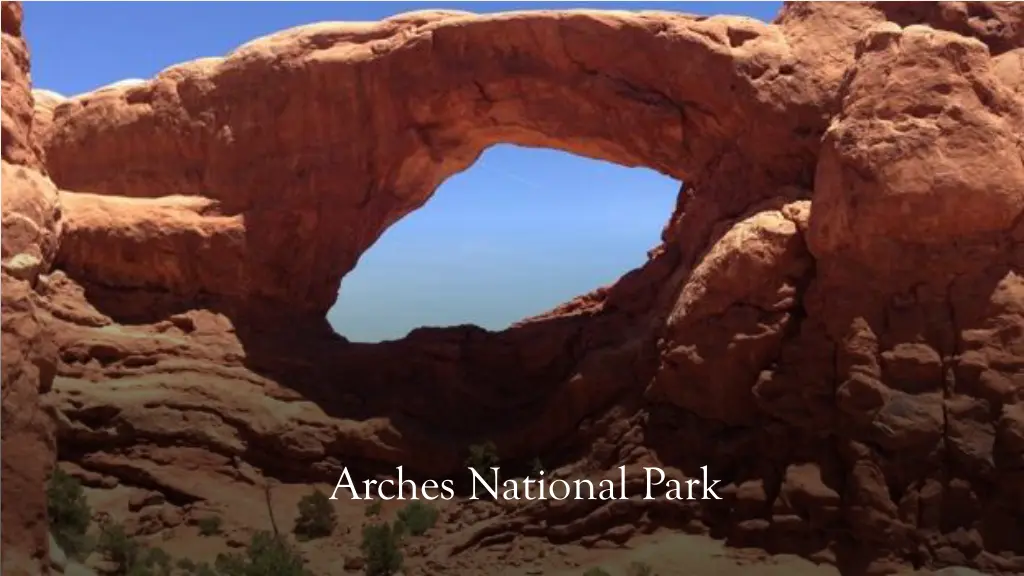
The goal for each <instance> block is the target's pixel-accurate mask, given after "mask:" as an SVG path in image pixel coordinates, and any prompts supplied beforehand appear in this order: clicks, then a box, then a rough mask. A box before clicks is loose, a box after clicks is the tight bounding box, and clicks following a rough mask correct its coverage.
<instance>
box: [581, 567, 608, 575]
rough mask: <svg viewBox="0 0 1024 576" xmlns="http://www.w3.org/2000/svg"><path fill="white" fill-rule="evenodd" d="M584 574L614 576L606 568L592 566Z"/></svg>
mask: <svg viewBox="0 0 1024 576" xmlns="http://www.w3.org/2000/svg"><path fill="white" fill-rule="evenodd" d="M583 576H612V575H611V574H609V573H608V571H607V570H605V569H604V568H591V569H590V570H587V571H586V572H584V573H583Z"/></svg>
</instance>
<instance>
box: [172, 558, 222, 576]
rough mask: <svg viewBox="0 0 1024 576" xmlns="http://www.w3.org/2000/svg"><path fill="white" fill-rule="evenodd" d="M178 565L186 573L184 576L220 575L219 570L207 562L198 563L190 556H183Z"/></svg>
mask: <svg viewBox="0 0 1024 576" xmlns="http://www.w3.org/2000/svg"><path fill="white" fill-rule="evenodd" d="M176 565H177V567H178V570H179V571H181V572H183V573H184V575H183V576H218V575H217V572H216V571H214V569H213V568H211V567H210V565H209V564H208V563H206V562H200V563H199V564H196V563H195V562H193V561H192V560H190V559H188V558H182V559H180V560H178V562H177V564H176Z"/></svg>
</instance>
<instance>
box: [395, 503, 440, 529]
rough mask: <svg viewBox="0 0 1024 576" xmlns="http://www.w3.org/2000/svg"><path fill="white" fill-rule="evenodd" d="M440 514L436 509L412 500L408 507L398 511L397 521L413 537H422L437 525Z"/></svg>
mask: <svg viewBox="0 0 1024 576" xmlns="http://www.w3.org/2000/svg"><path fill="white" fill-rule="evenodd" d="M439 515H440V513H439V512H438V511H437V508H434V507H433V506H431V505H430V504H427V503H425V502H421V501H419V500H414V501H412V502H410V503H409V505H408V506H406V507H405V508H403V509H401V510H399V511H398V521H399V522H401V523H402V524H403V525H404V526H405V527H406V529H408V530H409V533H410V534H412V535H413V536H422V535H423V534H425V533H426V532H427V530H430V529H431V528H433V527H434V524H437V517H438V516H439Z"/></svg>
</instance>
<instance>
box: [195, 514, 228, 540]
mask: <svg viewBox="0 0 1024 576" xmlns="http://www.w3.org/2000/svg"><path fill="white" fill-rule="evenodd" d="M198 524H199V535H200V536H216V535H218V534H220V533H221V527H222V526H223V524H224V519H223V518H221V517H220V516H205V517H203V518H200V519H199V522H198Z"/></svg>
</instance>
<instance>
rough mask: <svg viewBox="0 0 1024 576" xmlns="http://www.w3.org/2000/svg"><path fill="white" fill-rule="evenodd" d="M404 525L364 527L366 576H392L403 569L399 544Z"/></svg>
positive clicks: (362, 545) (381, 524) (363, 550)
mask: <svg viewBox="0 0 1024 576" xmlns="http://www.w3.org/2000/svg"><path fill="white" fill-rule="evenodd" d="M403 526H404V525H403V524H402V523H401V522H395V525H394V526H392V525H390V524H386V523H380V524H370V525H368V526H365V527H363V541H362V544H361V545H360V548H361V549H362V552H363V571H364V573H365V574H366V576H391V575H392V574H394V573H395V572H398V571H399V570H401V569H402V551H401V550H400V549H399V543H400V542H401V539H402V533H403V532H404V529H403V528H402V527H403Z"/></svg>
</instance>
